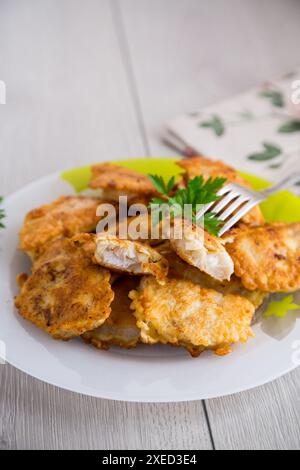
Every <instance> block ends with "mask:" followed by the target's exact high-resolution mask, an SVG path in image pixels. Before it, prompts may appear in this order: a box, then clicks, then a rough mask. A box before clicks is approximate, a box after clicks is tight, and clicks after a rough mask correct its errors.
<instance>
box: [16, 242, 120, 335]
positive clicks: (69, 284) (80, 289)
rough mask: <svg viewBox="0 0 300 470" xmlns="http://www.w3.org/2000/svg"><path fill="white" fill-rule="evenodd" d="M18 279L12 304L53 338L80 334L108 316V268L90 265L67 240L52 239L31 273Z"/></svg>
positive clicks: (97, 324)
mask: <svg viewBox="0 0 300 470" xmlns="http://www.w3.org/2000/svg"><path fill="white" fill-rule="evenodd" d="M19 280H20V283H21V291H20V293H19V295H18V296H17V298H16V301H15V305H16V307H17V308H18V309H19V313H20V315H21V316H22V317H23V318H25V319H26V320H29V321H31V322H32V323H34V324H35V325H36V326H37V327H39V328H41V329H42V330H44V331H46V332H47V333H49V334H50V335H51V336H53V337H54V338H56V339H64V340H67V339H70V338H72V337H74V336H80V335H82V334H83V333H84V332H85V331H88V330H92V329H94V328H97V327H99V326H100V325H102V324H103V323H104V322H105V320H106V319H107V318H108V316H109V315H110V312H111V307H110V305H111V303H112V301H113V298H114V293H113V290H112V288H111V284H110V273H109V271H108V270H106V269H104V268H101V267H100V266H96V265H94V264H92V262H91V260H90V258H89V257H88V256H87V255H86V253H85V252H84V251H83V250H81V249H80V248H78V247H76V246H75V245H74V244H73V243H72V241H71V240H69V239H60V240H55V241H54V242H52V243H51V244H50V245H49V248H48V252H47V251H45V252H44V254H43V260H42V259H39V260H38V263H37V264H36V265H34V266H33V272H32V275H31V276H29V277H28V279H27V280H26V281H25V279H24V278H23V279H22V277H21V278H19ZM24 281H25V282H24Z"/></svg>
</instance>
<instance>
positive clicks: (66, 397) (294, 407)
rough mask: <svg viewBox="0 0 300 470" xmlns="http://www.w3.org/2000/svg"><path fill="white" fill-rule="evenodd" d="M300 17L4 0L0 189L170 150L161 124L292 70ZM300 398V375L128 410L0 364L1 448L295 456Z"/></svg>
mask: <svg viewBox="0 0 300 470" xmlns="http://www.w3.org/2000/svg"><path fill="white" fill-rule="evenodd" d="M299 20H300V2H299V1H297V0H285V1H284V2H283V1H281V0H252V1H251V2H250V1H249V2H246V1H245V0H230V1H229V0H211V1H204V0H184V1H182V0H151V1H150V0H119V1H118V0H85V1H83V0H40V1H37V0H26V1H24V0H0V79H1V80H4V81H5V83H6V86H7V104H6V105H5V106H4V105H0V159H1V173H0V193H1V194H2V193H3V194H9V193H11V192H13V191H15V190H16V189H18V188H20V187H22V186H23V185H24V184H26V183H28V182H30V181H32V180H34V179H36V178H39V177H41V176H43V175H46V174H48V173H51V172H53V171H56V170H58V169H61V168H67V167H73V166H76V165H81V164H83V163H88V162H96V161H100V160H109V159H116V158H118V159H119V158H129V157H140V156H145V155H147V156H168V155H174V153H172V151H171V150H170V149H168V148H167V147H166V146H164V145H163V144H162V142H161V139H160V133H161V130H162V126H163V124H164V123H165V122H166V120H168V119H169V118H171V117H173V116H175V115H176V114H178V113H182V112H189V111H193V110H195V109H197V108H199V107H201V106H204V105H208V104H210V103H213V102H216V101H218V100H220V99H223V98H225V97H229V96H230V95H232V94H235V93H237V92H240V91H243V90H247V89H248V88H249V87H251V86H253V85H256V84H259V83H260V82H262V81H264V80H265V79H267V78H269V77H273V76H277V75H280V74H281V73H284V72H286V71H289V70H291V69H293V68H294V67H296V66H297V65H299V44H300V28H299ZM262 360H263V358H262ZM274 360H276V358H274ZM46 366H47V365H46V364H45V367H46ZM299 390H300V370H299V368H298V370H296V371H294V372H293V373H291V374H289V375H287V376H286V377H284V378H281V379H279V380H277V381H276V382H274V383H271V384H268V385H266V386H264V387H260V388H257V389H255V390H252V391H250V392H246V393H240V394H238V395H234V396H230V397H227V398H220V399H216V400H208V401H206V402H201V401H199V402H192V403H178V404H131V403H121V402H113V401H107V400H100V399H94V398H89V397H85V396H81V395H77V394H75V393H71V392H67V391H64V390H61V389H58V388H55V387H53V386H50V385H47V384H44V383H42V382H39V381H38V380H35V379H33V378H31V377H29V376H27V375H25V374H24V373H21V372H19V371H18V370H16V369H14V368H12V367H11V366H9V365H3V366H0V400H1V401H0V448H3V449H176V448H180V449H212V448H216V449H295V448H297V449H299V447H300V399H299Z"/></svg>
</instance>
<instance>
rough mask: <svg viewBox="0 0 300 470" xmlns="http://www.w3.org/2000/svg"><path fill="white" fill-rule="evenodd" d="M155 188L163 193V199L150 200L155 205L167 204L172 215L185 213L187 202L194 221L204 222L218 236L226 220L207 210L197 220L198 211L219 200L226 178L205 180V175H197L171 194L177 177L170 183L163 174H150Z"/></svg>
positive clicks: (206, 227) (205, 226)
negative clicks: (164, 178) (201, 207)
mask: <svg viewBox="0 0 300 470" xmlns="http://www.w3.org/2000/svg"><path fill="white" fill-rule="evenodd" d="M149 178H150V180H151V181H152V183H153V185H154V187H155V189H156V190H157V191H158V192H159V193H161V194H162V196H163V199H161V198H158V197H155V198H153V199H152V200H151V202H150V207H151V206H153V205H158V206H161V205H162V204H166V205H167V206H169V208H170V215H171V217H176V216H178V215H180V214H184V207H185V205H186V204H188V205H190V206H191V212H192V222H193V223H195V224H199V223H204V228H205V229H206V230H207V231H208V232H210V233H211V234H213V235H215V236H218V234H219V230H220V228H221V227H222V225H223V224H224V222H223V221H222V220H220V219H218V218H217V216H216V214H215V213H214V212H206V214H205V215H204V217H203V218H202V219H201V220H196V216H197V212H198V211H199V209H200V207H199V206H201V205H206V204H209V203H211V202H215V201H218V200H219V199H220V196H218V194H217V193H218V191H219V190H220V189H221V188H222V186H223V185H224V183H225V181H226V178H208V180H206V181H205V180H204V178H203V176H195V178H193V179H192V180H190V181H189V182H188V184H187V187H186V188H182V189H178V190H177V191H176V192H175V194H174V195H171V196H170V194H171V192H172V190H173V189H174V186H175V177H172V178H171V179H170V180H169V182H168V183H165V182H164V180H163V178H162V177H161V176H157V175H149Z"/></svg>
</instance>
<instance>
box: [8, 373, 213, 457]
mask: <svg viewBox="0 0 300 470" xmlns="http://www.w3.org/2000/svg"><path fill="white" fill-rule="evenodd" d="M0 382H1V389H0V449H114V450H117V449H125V450H126V449H178V448H180V449H210V448H211V443H210V439H209V435H208V432H207V424H206V421H205V417H204V413H203V407H202V403H201V402H194V403H189V404H185V403H178V404H172V405H169V404H134V403H121V402H116V401H109V400H100V399H97V398H91V397H86V396H83V395H79V394H75V393H71V392H68V391H65V390H61V389H59V388H56V387H53V386H51V385H47V384H45V383H43V382H40V381H39V380H36V379H33V378H31V377H29V376H28V375H26V374H23V373H22V372H19V371H17V370H16V369H14V368H13V367H11V366H9V365H4V366H0Z"/></svg>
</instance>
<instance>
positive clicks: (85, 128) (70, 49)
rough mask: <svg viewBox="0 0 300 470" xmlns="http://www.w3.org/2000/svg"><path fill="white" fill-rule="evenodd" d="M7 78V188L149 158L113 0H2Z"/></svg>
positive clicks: (0, 68) (3, 116) (3, 138)
mask: <svg viewBox="0 0 300 470" xmlns="http://www.w3.org/2000/svg"><path fill="white" fill-rule="evenodd" d="M0 79H1V80H4V81H5V83H6V88H7V104H6V105H0V159H1V175H0V189H1V192H5V193H7V192H8V191H9V192H11V191H12V190H14V189H16V188H18V187H21V186H23V185H24V184H25V183H26V182H28V181H31V180H33V179H36V178H37V177H39V176H41V175H45V174H49V173H51V172H52V171H56V170H59V169H60V168H66V167H70V166H71V167H72V166H76V165H82V164H87V163H89V162H94V161H98V160H106V159H112V158H124V157H131V156H132V157H133V156H140V155H143V152H144V148H143V145H142V139H141V137H140V133H139V124H138V120H137V118H136V114H135V109H134V106H133V104H132V98H131V93H130V89H129V85H128V80H127V76H126V72H125V70H124V65H123V59H122V56H121V51H120V45H119V41H118V38H117V35H116V33H115V30H114V25H113V21H112V14H111V9H110V5H109V0H101V1H97V0H88V1H87V2H82V1H81V0H63V1H61V0H43V1H42V2H40V1H35V0H27V1H26V2H22V1H21V2H20V1H17V0H2V1H1V3H0ZM12 169H13V175H14V178H11V177H10V178H7V176H8V175H11V172H12ZM4 175H6V177H5V176H4Z"/></svg>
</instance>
